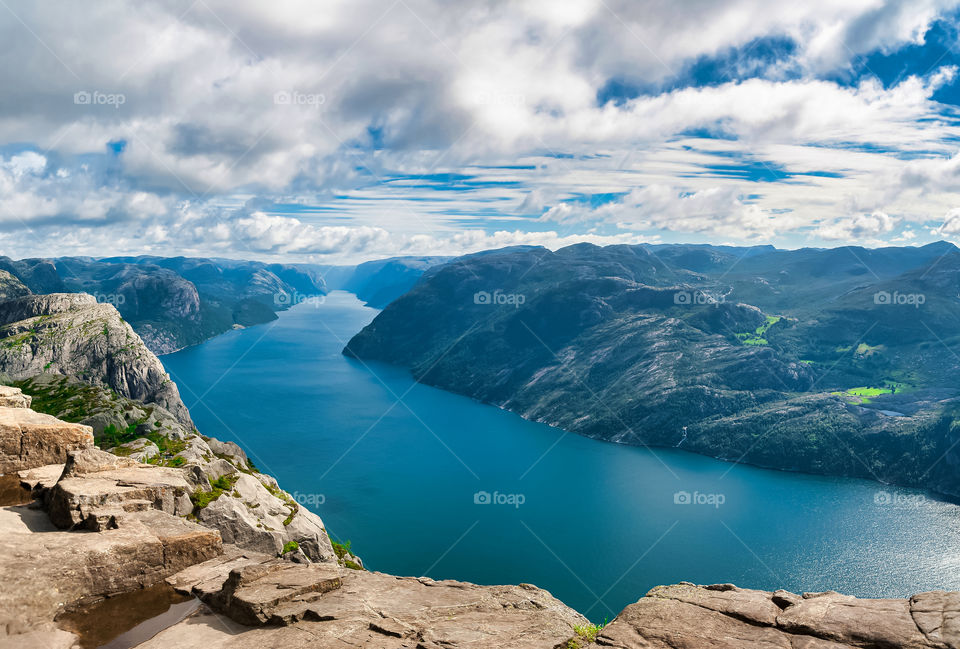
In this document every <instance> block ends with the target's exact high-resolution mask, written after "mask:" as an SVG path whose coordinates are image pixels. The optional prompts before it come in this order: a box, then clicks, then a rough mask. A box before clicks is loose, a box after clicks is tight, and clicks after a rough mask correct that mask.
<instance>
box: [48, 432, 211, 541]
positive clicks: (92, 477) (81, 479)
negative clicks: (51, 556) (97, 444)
mask: <svg viewBox="0 0 960 649" xmlns="http://www.w3.org/2000/svg"><path fill="white" fill-rule="evenodd" d="M192 491H193V487H192V486H191V485H190V483H189V482H187V480H186V478H185V477H184V473H183V471H182V470H181V469H176V468H167V467H155V466H150V465H147V464H138V463H137V462H135V461H133V460H131V459H129V458H124V457H117V456H115V455H112V454H110V453H106V452H104V451H100V450H98V449H86V450H84V451H79V452H74V453H71V455H70V458H69V459H68V461H67V464H66V466H65V467H64V470H63V475H62V476H61V478H60V480H59V481H58V482H57V484H56V485H54V486H53V487H51V488H50V489H49V491H48V493H47V495H46V498H45V505H46V508H47V511H48V513H49V515H50V520H51V521H53V523H54V524H55V525H56V526H57V527H59V528H74V527H79V526H82V525H87V524H88V521H89V524H90V525H93V526H94V527H97V526H98V525H99V524H100V519H99V518H98V516H99V515H101V514H103V515H106V516H107V518H106V519H104V520H106V521H107V522H109V516H114V517H115V519H116V522H117V523H120V519H122V518H123V517H124V516H123V515H124V514H125V513H130V512H138V511H143V510H146V509H157V510H160V511H162V512H166V513H167V514H172V515H175V516H186V515H187V514H189V513H190V512H191V511H192V510H193V503H192V502H191V500H190V493H192ZM118 514H119V517H117V515H118ZM91 515H92V517H91ZM121 526H122V524H121Z"/></svg>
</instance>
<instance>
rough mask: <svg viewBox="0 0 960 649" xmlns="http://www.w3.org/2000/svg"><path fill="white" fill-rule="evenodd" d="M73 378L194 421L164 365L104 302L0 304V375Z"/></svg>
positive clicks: (66, 297)
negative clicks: (52, 375)
mask: <svg viewBox="0 0 960 649" xmlns="http://www.w3.org/2000/svg"><path fill="white" fill-rule="evenodd" d="M45 372H46V373H56V374H62V375H66V376H74V377H78V378H80V379H82V380H84V381H86V382H88V383H91V384H93V385H102V386H105V387H109V388H110V389H112V390H113V391H115V392H116V393H117V394H119V395H121V396H124V397H127V398H130V399H134V400H137V401H140V402H143V403H145V404H156V405H158V406H161V407H162V408H164V409H165V410H167V411H168V412H170V413H171V414H172V415H173V416H174V417H175V418H176V420H177V421H178V422H180V424H182V425H183V426H184V427H185V428H187V430H193V422H192V421H191V420H190V414H189V413H188V412H187V408H186V406H184V405H183V401H181V399H180V394H179V392H178V391H177V386H176V385H175V384H174V383H173V382H172V381H171V380H170V377H169V376H168V375H167V373H166V371H165V370H164V369H163V365H161V364H160V361H159V360H158V359H157V357H156V356H154V355H153V353H151V352H150V350H149V349H147V347H146V346H145V345H144V344H143V341H142V340H140V338H139V337H138V336H137V334H136V333H134V331H133V329H132V328H131V327H130V325H129V324H127V323H126V322H125V321H124V320H123V319H122V318H121V317H120V314H119V313H118V312H117V310H116V309H115V308H114V307H112V306H110V305H109V304H101V303H98V302H97V301H96V299H94V297H93V296H91V295H85V294H78V293H53V294H50V295H28V296H25V297H20V298H16V299H13V300H8V301H5V302H0V373H2V374H4V375H6V376H7V377H8V378H10V379H13V380H22V379H28V378H30V377H34V376H36V375H39V374H43V373H45Z"/></svg>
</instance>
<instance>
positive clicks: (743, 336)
mask: <svg viewBox="0 0 960 649" xmlns="http://www.w3.org/2000/svg"><path fill="white" fill-rule="evenodd" d="M782 319H783V318H781V317H780V316H776V315H768V316H766V321H765V322H764V323H763V324H762V325H760V326H759V327H757V328H756V329H754V330H753V331H752V332H747V333H738V334H734V335H735V336H736V337H737V340H739V341H740V342H741V343H742V344H744V345H769V344H770V342H769V341H768V340H767V339H766V338H765V336H766V333H767V330H768V329H769V328H770V327H772V326H773V325H775V324H776V323H778V322H780V320H782Z"/></svg>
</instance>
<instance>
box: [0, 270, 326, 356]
mask: <svg viewBox="0 0 960 649" xmlns="http://www.w3.org/2000/svg"><path fill="white" fill-rule="evenodd" d="M0 270H4V271H6V272H7V273H9V274H10V275H11V276H13V277H14V278H16V279H18V280H19V282H20V283H21V284H23V285H24V286H25V287H26V288H27V289H28V291H32V292H33V293H52V292H77V293H80V292H83V293H89V294H91V295H93V296H94V297H96V298H97V300H99V301H101V302H105V303H108V304H111V305H113V306H115V307H116V308H117V310H118V311H119V312H120V314H121V315H122V316H123V318H124V319H125V320H127V321H128V322H130V323H131V324H132V325H133V327H134V329H135V330H136V331H137V333H138V334H139V335H140V336H141V337H142V338H143V340H144V342H145V343H146V344H147V346H148V347H149V348H150V349H151V350H152V351H155V352H157V353H169V352H172V351H176V350H177V349H180V348H182V347H186V346H188V345H194V344H197V343H200V342H203V341H204V340H207V339H208V338H211V337H213V336H216V335H218V334H221V333H223V332H225V331H228V330H229V329H231V328H233V327H238V326H239V327H246V326H251V325H256V324H262V323H265V322H270V321H271V320H275V319H276V317H277V315H276V312H277V311H281V310H284V309H286V308H289V307H290V306H291V305H293V304H297V303H299V302H301V301H303V300H307V299H314V298H317V297H318V296H321V295H323V294H324V293H325V292H326V287H325V285H324V282H323V279H322V277H321V276H320V275H319V274H318V273H317V272H316V271H315V270H313V269H311V268H308V267H306V266H302V265H288V264H264V263H261V262H252V261H235V260H229V259H205V258H189V257H174V258H164V257H151V256H141V257H107V258H102V259H93V258H90V257H62V258H58V259H52V260H44V259H24V260H20V261H13V260H10V259H8V258H6V257H2V258H0Z"/></svg>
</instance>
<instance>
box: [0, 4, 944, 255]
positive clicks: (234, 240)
mask: <svg viewBox="0 0 960 649" xmlns="http://www.w3.org/2000/svg"><path fill="white" fill-rule="evenodd" d="M957 4H958V2H956V1H955V0H950V1H946V0H944V1H940V0H914V1H912V2H906V1H905V0H887V1H880V0H853V1H852V2H844V3H837V2H832V1H831V2H828V1H826V0H812V1H811V2H805V3H796V2H795V3H769V2H766V1H764V0H724V1H723V2H716V1H714V0H690V2H687V3H684V5H683V6H682V7H678V6H677V5H671V4H670V3H660V2H647V1H642V2H636V1H633V0H605V1H600V0H571V1H570V2H563V3H556V2H545V1H540V0H537V1H535V2H525V3H488V2H484V1H482V0H468V1H467V2H459V3H455V4H450V3H443V2H439V1H437V0H408V1H407V2H401V3H392V4H391V3H390V2H378V1H373V0H359V1H357V0H350V1H348V0H333V1H330V2H326V3H324V4H323V6H322V7H318V6H317V5H316V4H315V3H311V2H307V1H306V0H285V1H280V2H275V3H269V4H264V3H257V2H241V1H238V0H206V1H205V2H202V3H196V4H193V5H191V4H189V3H180V2H162V3H148V4H144V3H133V2H122V1H121V2H116V3H109V4H100V5H97V6H96V7H87V6H83V5H80V4H77V3H71V2H66V1H65V0H62V1H59V2H52V3H49V2H48V3H32V2H28V1H27V0H11V2H10V3H9V9H10V11H12V12H13V13H15V14H16V16H17V17H18V18H19V19H13V16H8V17H9V18H10V20H6V21H3V22H0V40H2V42H3V43H4V48H2V50H0V84H2V87H3V88H4V89H5V91H4V93H3V96H2V97H0V145H3V144H6V145H9V144H11V143H15V142H16V143H23V142H28V143H32V144H33V145H34V146H33V148H34V149H36V150H35V151H24V152H20V153H6V152H5V153H3V154H2V155H3V156H4V157H0V229H4V230H6V231H7V232H9V233H10V234H9V235H8V241H16V242H18V244H19V242H20V241H21V240H18V239H16V237H17V236H18V235H17V230H22V231H23V232H21V233H20V234H21V235H23V233H24V232H27V231H28V230H26V228H29V231H30V232H40V231H52V230H48V229H49V228H56V227H58V226H59V227H60V228H61V229H60V230H58V232H60V233H61V238H60V239H58V240H57V242H71V244H70V245H76V246H80V247H83V248H84V249H87V250H90V249H96V247H95V246H90V245H86V246H84V245H83V242H84V241H90V242H94V241H99V239H98V237H100V236H101V235H100V233H99V232H98V228H103V227H106V226H109V227H110V228H112V231H113V232H114V234H115V235H116V237H115V239H114V241H115V242H116V243H115V245H121V244H122V245H129V246H130V247H131V248H137V247H138V246H139V247H141V248H154V249H159V248H165V249H170V250H177V246H183V247H184V249H187V248H188V247H189V248H190V249H191V250H196V251H197V252H198V253H201V254H203V253H204V252H218V253H221V254H228V253H230V254H251V255H253V254H264V255H278V256H284V255H286V256H289V257H290V258H296V257H302V256H308V255H325V254H330V253H331V251H333V250H336V249H342V252H343V253H344V254H347V255H354V254H359V253H361V252H363V253H364V254H371V255H373V254H380V252H381V251H384V252H386V254H395V253H397V252H399V251H402V250H419V249H421V248H417V246H418V245H419V246H422V249H425V250H426V249H438V250H440V249H444V250H453V249H455V248H457V246H461V247H462V248H467V247H470V246H473V245H479V244H480V243H482V244H490V245H493V244H495V243H496V242H499V241H520V240H523V236H521V234H520V233H524V232H525V231H526V230H528V229H529V227H530V224H531V223H532V222H533V221H532V220H531V219H530V218H529V217H532V216H537V215H539V214H541V213H543V212H544V211H545V210H546V214H545V216H544V221H548V222H557V223H561V224H564V226H571V227H575V226H576V224H578V223H581V222H591V223H595V224H596V227H597V228H598V229H597V230H596V231H595V232H593V231H591V232H586V233H582V232H581V234H580V235H578V236H592V237H600V238H599V239H597V240H608V239H609V240H616V241H619V240H621V239H624V238H628V237H631V236H633V237H635V238H637V237H642V236H646V237H652V236H656V234H657V233H658V232H660V233H669V232H673V233H689V234H697V235H702V236H704V237H710V236H714V237H724V238H735V239H741V240H753V239H757V238H764V237H767V238H769V237H772V236H794V237H796V236H801V235H798V234H797V233H798V232H800V231H801V229H802V228H807V229H810V228H813V227H814V226H816V225H817V224H824V225H819V227H817V229H816V233H817V236H822V237H824V238H827V237H833V238H849V237H853V238H863V239H865V240H872V239H876V238H878V237H883V236H885V235H890V234H891V233H892V232H893V229H885V228H886V222H885V221H883V220H882V219H879V217H877V216H875V215H876V214H881V213H882V214H884V215H891V216H887V217H886V218H888V219H891V220H893V222H899V221H904V222H918V223H919V222H925V221H928V220H929V219H930V215H931V214H943V213H944V212H945V211H946V210H947V209H948V205H950V202H951V201H952V198H951V197H950V196H948V194H949V193H950V192H954V191H957V190H958V189H960V162H958V160H960V154H958V153H957V151H956V146H955V145H954V144H953V142H956V141H957V140H956V138H957V136H960V129H958V127H957V126H955V125H954V124H953V122H952V121H951V120H948V119H944V118H943V116H942V114H941V111H942V107H941V106H940V105H938V104H937V103H936V102H934V101H933V100H932V97H933V95H934V93H935V92H936V90H937V89H938V88H942V87H943V86H944V85H946V84H949V83H955V76H956V70H955V69H953V68H951V67H948V66H945V67H942V68H939V69H934V70H931V71H930V73H929V74H927V75H925V76H921V77H906V78H904V79H902V80H900V81H899V82H898V83H896V84H894V85H892V86H890V87H883V86H882V85H880V84H879V83H878V82H876V81H871V80H865V81H863V82H861V83H859V85H854V86H846V85H840V84H838V83H835V82H834V81H829V80H825V79H826V78H830V79H833V78H842V77H843V76H844V75H845V74H846V73H848V72H849V70H850V68H851V66H852V65H853V64H854V62H856V61H859V60H860V58H861V56H863V55H867V54H869V53H870V52H874V51H881V52H892V51H895V50H896V49H897V48H899V47H901V46H903V45H904V44H907V43H919V42H921V41H922V38H923V34H924V33H925V32H926V30H927V28H928V27H929V26H930V24H931V23H932V22H933V21H934V20H936V19H937V18H938V16H941V15H943V13H944V12H945V11H948V10H950V9H952V8H955V7H956V6H957ZM21 20H22V22H21ZM24 25H26V27H27V28H25V27H24ZM761 38H788V39H792V41H793V43H794V48H793V49H792V50H790V51H786V50H785V51H784V53H783V59H782V60H780V61H776V62H767V63H764V62H759V63H758V62H754V61H752V60H746V62H744V63H743V64H742V65H744V66H747V67H748V68H750V69H751V70H755V71H758V72H759V73H761V77H762V78H755V79H749V80H736V79H729V80H725V79H722V78H719V79H716V80H714V81H715V83H714V84H713V85H711V86H709V87H699V88H698V87H680V88H679V89H677V90H674V91H671V92H664V93H659V94H658V93H657V92H655V89H656V87H657V84H659V83H661V82H663V83H667V84H668V82H671V81H672V80H673V78H674V75H675V74H676V73H678V72H680V71H681V70H682V69H683V67H684V66H685V65H688V64H689V63H690V62H691V61H694V60H697V58H698V57H709V56H716V55H723V54H725V53H728V52H729V51H730V50H731V48H747V47H750V46H752V45H753V44H755V41H756V39H761ZM742 58H744V59H749V57H742ZM764 66H767V67H766V68H764ZM611 79H617V80H623V81H624V82H625V83H628V84H629V83H636V84H640V85H642V84H647V86H649V87H650V88H652V89H654V90H653V91H651V94H643V95H640V96H638V97H636V98H633V99H630V100H628V101H625V102H623V103H621V104H619V105H616V104H614V103H609V104H607V105H605V106H598V105H597V95H598V92H599V91H600V90H601V89H602V88H603V87H604V86H605V85H606V84H607V83H608V82H609V81H610V80H611ZM668 85H669V84H668ZM78 92H86V93H92V94H91V96H96V95H95V93H100V94H101V95H103V96H122V98H123V102H122V103H118V102H116V101H114V102H112V103H111V102H106V103H97V102H95V101H91V102H89V103H75V99H74V96H75V93H78ZM278 92H283V93H287V94H286V95H284V96H285V97H297V96H299V97H306V98H308V99H309V98H313V99H314V100H308V101H288V102H283V101H281V102H278V101H277V100H276V97H277V93H278ZM320 96H322V98H323V100H322V102H321V101H319V97H320ZM697 129H714V130H721V131H723V132H724V133H726V134H727V135H729V136H731V137H735V138H737V139H736V140H729V141H722V142H720V141H717V140H709V139H699V140H697V139H694V138H691V137H689V136H687V135H685V134H687V133H689V132H691V131H694V130H697ZM118 141H123V142H125V146H124V147H123V152H122V153H120V154H119V155H114V154H113V153H111V152H108V149H107V143H108V142H118ZM681 143H682V144H681ZM720 146H723V147H727V149H728V150H727V151H724V152H720V151H717V150H715V149H716V148H717V147H720ZM856 147H860V148H861V150H859V151H857V150H855V149H856ZM3 151H8V150H7V149H3ZM40 151H44V153H40ZM719 153H730V154H736V155H739V156H742V157H741V158H737V157H730V158H726V159H725V158H722V157H720V156H719V155H718V154H719ZM556 154H562V157H561V156H558V155H556ZM597 154H602V156H603V157H600V156H598V155H597ZM904 154H909V156H910V157H919V158H920V159H917V160H913V161H911V162H904V161H903V159H902V157H906V156H905V155H904ZM570 156H572V157H570ZM748 156H752V157H753V158H754V159H753V163H754V164H757V163H756V160H759V161H760V162H761V163H762V164H767V162H770V163H771V164H772V166H773V167H774V168H776V169H780V168H781V167H782V168H785V169H786V170H787V171H788V172H790V173H800V172H807V171H809V172H817V173H819V172H824V171H829V172H831V173H832V174H833V175H832V176H827V175H821V176H816V177H805V178H802V179H799V178H791V179H790V181H789V182H776V183H765V184H763V185H761V184H760V181H758V180H756V179H755V178H753V179H751V178H742V177H737V176H733V177H723V176H722V174H720V173H717V172H715V170H712V169H711V165H716V164H718V163H721V162H729V163H730V164H731V165H733V166H736V164H739V162H740V161H742V160H743V159H744V158H745V157H748ZM520 159H523V160H524V161H525V162H529V163H531V164H530V165H528V166H531V167H534V168H533V169H523V170H520V169H507V170H495V169H493V168H491V167H496V166H498V165H502V166H509V165H510V164H512V163H515V162H517V161H518V160H520ZM445 172H450V173H467V174H472V175H474V176H476V177H475V178H473V179H472V180H475V181H476V183H475V184H474V185H466V186H465V187H464V188H462V191H460V192H452V191H448V190H447V188H444V187H441V188H439V189H436V188H431V183H432V182H434V181H431V180H430V178H431V175H432V174H434V173H445ZM403 175H406V178H405V179H403V180H398V179H397V177H398V176H403ZM774 175H776V174H774ZM765 180H768V179H765ZM442 182H443V181H436V183H437V184H442ZM484 183H486V184H484ZM593 193H611V194H620V193H625V194H626V196H625V197H624V198H623V199H621V200H618V201H614V202H612V203H608V204H607V205H601V206H599V207H596V208H585V207H582V206H580V205H581V204H580V203H577V202H574V201H571V202H563V199H582V198H583V197H584V196H588V195H590V194H593ZM238 196H243V197H244V199H243V200H240V199H238V198H237V197H238ZM246 197H262V198H264V199H265V202H266V203H272V202H296V203H301V204H303V205H308V206H309V205H314V206H316V205H320V206H322V207H325V208H333V209H330V210H328V211H327V212H323V213H320V212H316V213H312V214H311V215H310V216H309V218H308V217H306V216H303V217H300V218H292V217H289V216H286V215H283V214H276V213H271V212H270V209H268V208H263V209H253V208H252V207H251V208H248V209H242V210H238V209H228V208H226V207H224V206H231V207H233V208H236V206H237V204H238V203H243V201H244V200H246ZM275 211H279V210H275ZM850 215H859V216H850ZM483 219H486V226H485V227H483V228H481V227H479V226H478V225H477V221H483ZM502 221H507V222H509V223H508V224H507V225H503V223H502ZM464 222H466V223H464ZM493 224H496V225H497V227H498V228H501V227H503V228H506V229H502V230H500V231H498V232H496V233H494V232H493V230H494V227H493ZM604 226H606V227H605V228H604ZM536 227H542V226H536ZM618 228H619V230H618ZM481 229H482V230H483V231H481ZM461 230H462V231H463V232H464V234H463V235H462V236H461V237H460V239H457V238H456V236H457V235H456V233H457V232H460V231H461ZM624 230H629V231H630V233H627V232H624ZM484 232H485V233H484ZM505 233H507V234H505ZM527 234H528V235H529V237H530V240H536V241H554V242H556V241H563V240H565V239H564V237H565V236H566V234H565V233H556V232H555V233H552V235H550V234H548V233H541V232H528V233H527ZM524 236H525V235H524ZM414 237H420V238H414ZM551 237H552V238H551ZM604 237H606V238H607V239H603V238H604ZM611 237H612V239H610V238H611ZM104 241H105V242H107V243H109V241H108V239H104ZM47 243H48V244H50V245H51V246H52V245H53V244H52V242H49V241H48V242H47Z"/></svg>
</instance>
